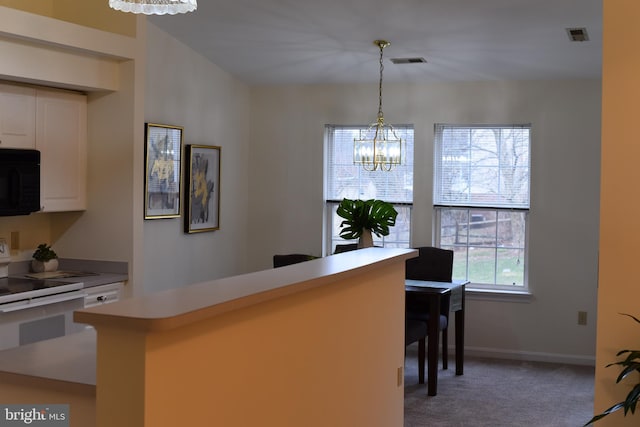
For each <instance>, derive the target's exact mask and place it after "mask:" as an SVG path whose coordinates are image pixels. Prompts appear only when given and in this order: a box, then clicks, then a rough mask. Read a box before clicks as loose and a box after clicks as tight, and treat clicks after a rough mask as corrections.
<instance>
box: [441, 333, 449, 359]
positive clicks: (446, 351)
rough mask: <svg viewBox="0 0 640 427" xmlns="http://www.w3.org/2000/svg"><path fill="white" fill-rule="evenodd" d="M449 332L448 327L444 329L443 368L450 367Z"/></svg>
mask: <svg viewBox="0 0 640 427" xmlns="http://www.w3.org/2000/svg"><path fill="white" fill-rule="evenodd" d="M448 335H449V334H447V328H445V329H443V330H442V369H448V368H449V342H448V341H449V339H448V338H449V337H448Z"/></svg>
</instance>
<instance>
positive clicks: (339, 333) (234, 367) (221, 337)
mask: <svg viewBox="0 0 640 427" xmlns="http://www.w3.org/2000/svg"><path fill="white" fill-rule="evenodd" d="M416 254H417V253H416V251H415V250H412V249H383V248H369V249H363V250H359V251H352V252H347V253H343V254H338V255H332V256H329V257H325V258H319V259H315V260H312V261H307V262H303V263H300V264H295V265H290V266H287V267H281V268H277V269H270V270H265V271H260V272H256V273H250V274H245V275H240V276H234V277H229V278H224V279H219V280H213V281H209V282H204V283H199V284H195V285H190V286H187V287H184V288H179V289H172V290H168V291H163V292H158V293H155V294H150V295H145V296H142V297H136V298H130V299H126V300H122V301H120V302H116V303H113V304H107V305H103V306H99V307H94V308H91V309H87V310H80V311H76V312H75V316H74V319H75V320H76V321H78V322H83V323H88V324H90V325H92V326H94V327H95V328H96V331H97V373H96V384H97V390H98V394H97V403H96V405H97V406H96V407H97V425H98V426H99V427H103V426H104V427H106V426H114V425H118V426H123V427H126V426H132V427H133V426H135V427H141V426H154V427H163V426H175V425H224V426H229V427H233V426H247V425H263V426H278V427H281V426H285V427H286V426H299V425H306V426H326V425H335V426H353V425H366V426H372V427H375V426H380V427H387V426H390V425H402V422H403V398H404V388H403V384H402V382H403V366H404V295H405V292H404V271H405V261H406V259H408V258H411V257H414V256H416Z"/></svg>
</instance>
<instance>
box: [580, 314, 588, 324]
mask: <svg viewBox="0 0 640 427" xmlns="http://www.w3.org/2000/svg"><path fill="white" fill-rule="evenodd" d="M586 324H587V312H586V311H579V312H578V325H586Z"/></svg>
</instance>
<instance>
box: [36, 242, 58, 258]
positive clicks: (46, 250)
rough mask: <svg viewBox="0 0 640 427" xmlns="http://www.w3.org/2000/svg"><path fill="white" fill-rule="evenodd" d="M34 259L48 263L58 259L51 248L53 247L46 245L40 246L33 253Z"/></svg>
mask: <svg viewBox="0 0 640 427" xmlns="http://www.w3.org/2000/svg"><path fill="white" fill-rule="evenodd" d="M32 256H33V259H35V260H36V261H41V262H47V261H50V260H52V259H55V258H58V255H57V254H56V252H55V251H54V250H53V249H52V248H51V246H49V245H47V244H46V243H41V244H39V245H38V248H37V249H36V251H35V252H34V253H33V255H32Z"/></svg>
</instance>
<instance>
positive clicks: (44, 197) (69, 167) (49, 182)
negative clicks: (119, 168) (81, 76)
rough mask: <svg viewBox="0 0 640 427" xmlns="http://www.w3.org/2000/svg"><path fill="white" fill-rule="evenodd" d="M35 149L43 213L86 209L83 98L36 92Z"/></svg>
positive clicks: (84, 108)
mask: <svg viewBox="0 0 640 427" xmlns="http://www.w3.org/2000/svg"><path fill="white" fill-rule="evenodd" d="M36 148H37V149H38V150H40V153H41V162H40V174H41V181H40V182H41V188H40V193H41V195H40V201H41V205H42V211H43V212H59V211H77V210H84V209H86V208H87V195H86V192H87V190H86V186H87V176H86V175H87V99H86V96H84V95H82V94H77V93H70V92H60V91H53V90H51V91H49V90H40V89H38V90H37V96H36Z"/></svg>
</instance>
